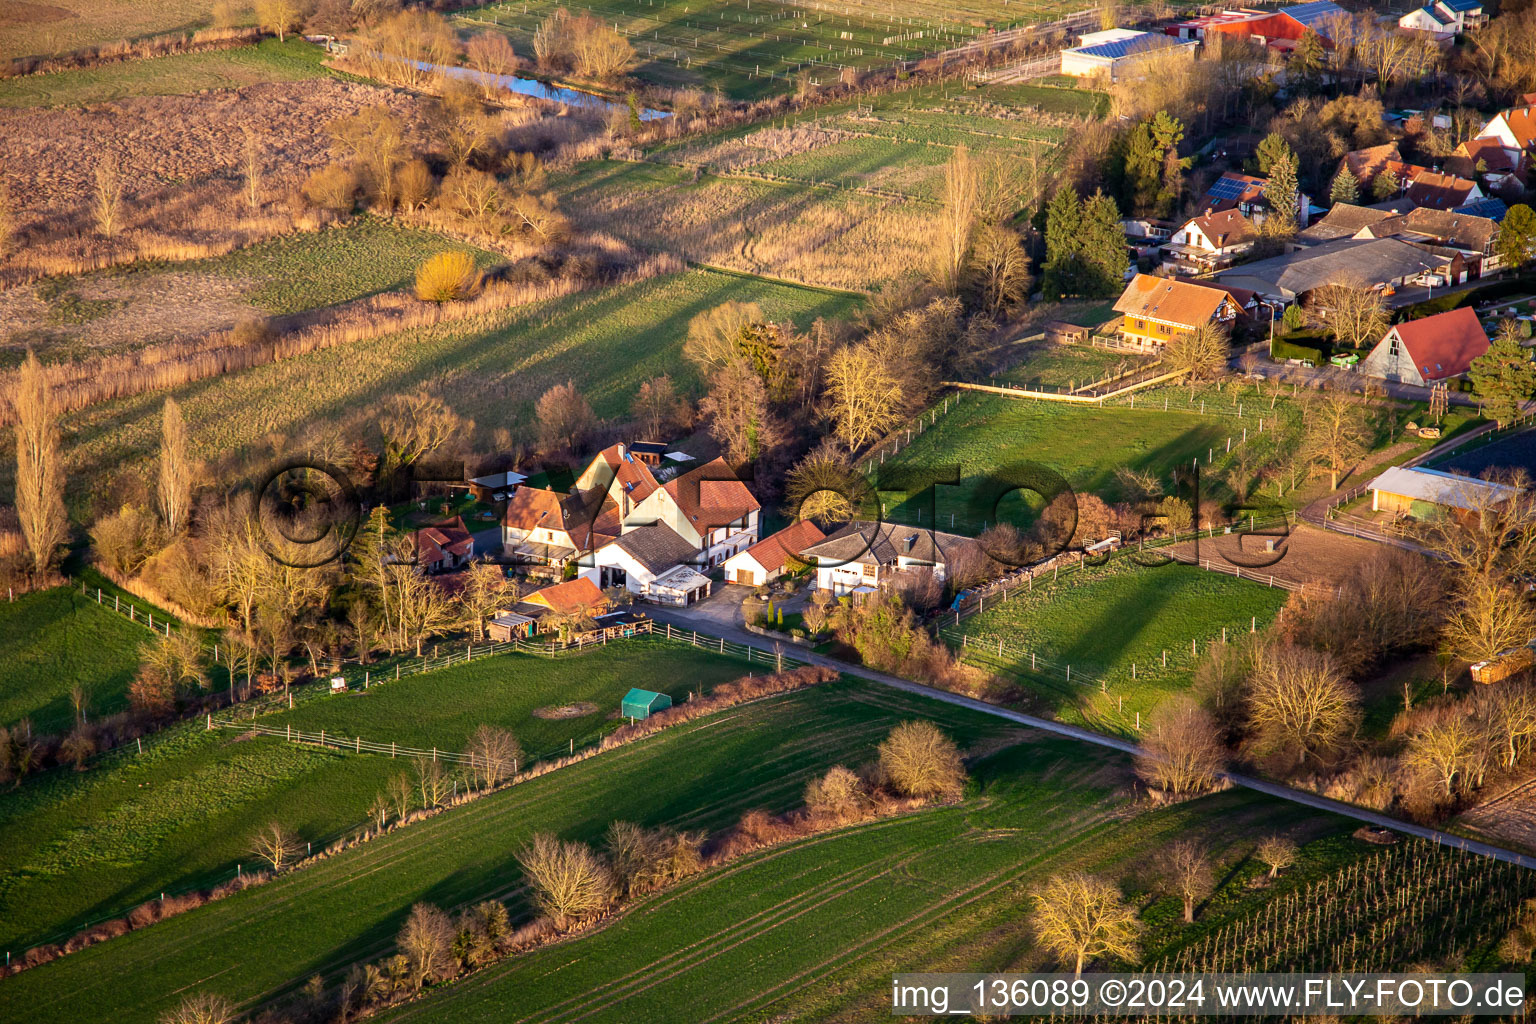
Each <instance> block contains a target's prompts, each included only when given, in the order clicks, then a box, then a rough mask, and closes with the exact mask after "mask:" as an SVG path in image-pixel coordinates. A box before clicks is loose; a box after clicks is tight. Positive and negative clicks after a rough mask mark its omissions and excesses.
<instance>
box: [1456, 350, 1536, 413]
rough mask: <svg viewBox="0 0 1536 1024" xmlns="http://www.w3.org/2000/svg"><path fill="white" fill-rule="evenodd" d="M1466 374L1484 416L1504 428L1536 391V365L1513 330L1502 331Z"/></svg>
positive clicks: (1474, 361)
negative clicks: (1521, 404) (1470, 380)
mask: <svg viewBox="0 0 1536 1024" xmlns="http://www.w3.org/2000/svg"><path fill="white" fill-rule="evenodd" d="M1467 375H1468V376H1469V377H1471V378H1472V386H1473V388H1475V389H1476V391H1477V398H1478V401H1480V402H1482V403H1483V413H1484V415H1486V416H1489V417H1491V418H1493V419H1494V420H1496V421H1498V424H1499V426H1501V427H1502V426H1504V425H1505V424H1507V423H1509V422H1510V421H1511V420H1513V419H1514V418H1515V417H1516V416H1518V415H1520V403H1522V402H1525V401H1527V400H1528V399H1530V398H1531V396H1532V395H1533V394H1536V365H1533V364H1532V363H1531V356H1530V353H1528V352H1527V351H1526V350H1525V349H1523V348H1521V347H1520V342H1519V340H1518V339H1517V338H1516V337H1515V334H1514V332H1513V331H1500V332H1499V336H1498V337H1497V338H1495V339H1494V341H1493V344H1492V345H1490V346H1488V351H1487V352H1484V353H1483V354H1482V355H1480V356H1478V357H1477V358H1476V359H1474V360H1472V368H1471V370H1470V371H1469V372H1468V374H1467Z"/></svg>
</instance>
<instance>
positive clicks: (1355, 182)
mask: <svg viewBox="0 0 1536 1024" xmlns="http://www.w3.org/2000/svg"><path fill="white" fill-rule="evenodd" d="M1328 200H1329V202H1331V203H1358V202H1359V201H1360V181H1359V179H1357V178H1356V177H1355V175H1354V173H1353V172H1352V171H1350V169H1349V168H1348V167H1340V168H1339V173H1338V174H1335V175H1334V176H1333V185H1332V186H1331V187H1330V188H1329V189H1328Z"/></svg>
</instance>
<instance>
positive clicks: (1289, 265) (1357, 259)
mask: <svg viewBox="0 0 1536 1024" xmlns="http://www.w3.org/2000/svg"><path fill="white" fill-rule="evenodd" d="M1466 272H1467V261H1466V258H1465V257H1464V256H1462V254H1461V253H1460V252H1457V251H1455V250H1452V249H1445V248H1441V247H1439V246H1426V245H1415V244H1413V243H1412V242H1405V241H1403V240H1402V239H1399V238H1369V239H1359V238H1338V239H1335V240H1333V241H1330V242H1323V243H1321V244H1320V245H1314V246H1312V247H1310V248H1305V249H1298V250H1297V251H1295V252H1289V253H1286V254H1285V255H1284V256H1273V257H1271V258H1269V259H1267V260H1259V261H1257V262H1255V263H1242V264H1239V265H1238V266H1235V267H1233V268H1231V269H1230V270H1224V271H1221V272H1220V273H1219V274H1217V275H1216V280H1217V281H1218V282H1220V283H1221V284H1224V285H1235V286H1237V287H1239V288H1247V289H1249V290H1250V291H1253V292H1256V293H1257V294H1258V295H1259V297H1260V298H1262V299H1265V300H1267V301H1270V302H1275V303H1279V304H1281V305H1290V304H1291V303H1293V302H1297V301H1302V302H1305V301H1306V298H1307V296H1308V295H1309V294H1310V293H1311V292H1313V291H1315V290H1316V289H1318V288H1322V287H1324V286H1326V285H1330V284H1335V283H1337V282H1339V281H1355V282H1358V283H1359V284H1360V285H1362V286H1364V287H1367V288H1377V289H1381V290H1386V289H1388V288H1391V289H1393V290H1396V289H1399V288H1402V287H1404V286H1406V285H1410V284H1415V285H1417V284H1425V283H1429V284H1432V285H1435V286H1436V287H1443V286H1445V285H1446V284H1447V283H1448V282H1452V281H1457V280H1460V279H1462V278H1463V277H1464V276H1465V274H1466Z"/></svg>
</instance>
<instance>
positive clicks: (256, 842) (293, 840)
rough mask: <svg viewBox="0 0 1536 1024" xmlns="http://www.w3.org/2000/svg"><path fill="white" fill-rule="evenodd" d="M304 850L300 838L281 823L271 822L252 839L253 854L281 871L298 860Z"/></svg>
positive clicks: (273, 868) (275, 869) (274, 869)
mask: <svg viewBox="0 0 1536 1024" xmlns="http://www.w3.org/2000/svg"><path fill="white" fill-rule="evenodd" d="M302 849H303V848H302V847H301V846H300V844H299V838H298V836H296V835H294V834H293V833H292V832H290V831H289V830H288V828H287V827H286V826H284V825H283V824H282V823H281V822H276V821H274V822H271V823H270V824H268V825H266V826H265V827H263V828H262V829H261V830H260V831H259V832H257V833H256V834H255V835H254V836H252V837H251V852H252V853H254V854H255V855H256V856H258V857H260V858H261V859H262V860H264V861H266V862H267V863H268V864H270V865H272V870H273V871H281V870H283V868H285V867H288V866H289V865H290V864H292V863H293V862H294V861H295V860H297V859H298V857H299V853H300V851H301V850H302Z"/></svg>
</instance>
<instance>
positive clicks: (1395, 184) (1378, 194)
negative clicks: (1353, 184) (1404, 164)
mask: <svg viewBox="0 0 1536 1024" xmlns="http://www.w3.org/2000/svg"><path fill="white" fill-rule="evenodd" d="M1402 190H1403V186H1402V184H1401V183H1400V182H1399V181H1398V180H1397V175H1395V174H1393V173H1392V172H1391V171H1382V172H1381V173H1380V174H1378V175H1376V178H1375V180H1374V181H1372V182H1371V198H1372V199H1375V200H1376V201H1377V202H1385V201H1386V200H1388V199H1391V198H1392V197H1393V196H1395V195H1397V194H1398V193H1399V192H1401V191H1402Z"/></svg>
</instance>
